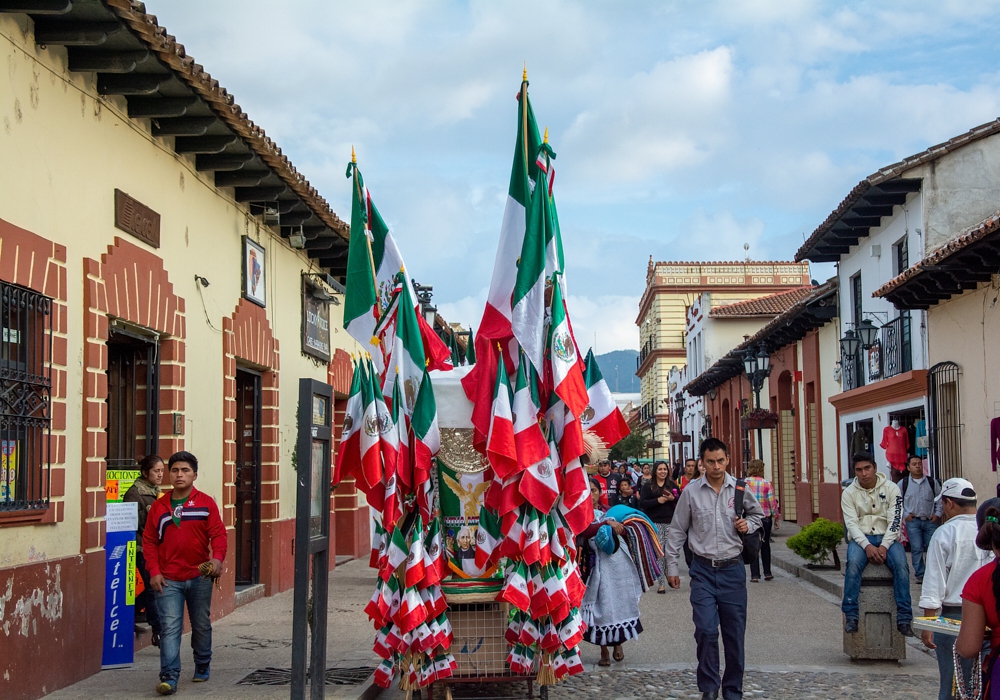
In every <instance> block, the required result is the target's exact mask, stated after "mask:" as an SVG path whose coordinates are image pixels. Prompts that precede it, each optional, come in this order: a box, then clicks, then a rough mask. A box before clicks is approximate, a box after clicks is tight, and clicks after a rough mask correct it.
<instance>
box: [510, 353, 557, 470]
mask: <svg viewBox="0 0 1000 700" xmlns="http://www.w3.org/2000/svg"><path fill="white" fill-rule="evenodd" d="M501 364H502V363H501ZM540 403H541V401H540V399H539V397H538V376H537V375H536V374H535V371H534V368H533V367H532V366H531V364H530V363H528V362H526V361H524V359H523V355H522V359H521V362H520V363H519V365H518V368H517V383H516V385H515V387H514V404H513V406H512V410H513V413H514V443H515V445H516V446H517V461H518V464H521V465H525V464H535V463H536V462H539V461H541V460H543V459H545V457H547V456H548V454H549V445H548V442H546V440H545V434H544V433H543V432H542V426H541V425H540V424H539V422H538V417H539V413H540V412H541V407H540Z"/></svg>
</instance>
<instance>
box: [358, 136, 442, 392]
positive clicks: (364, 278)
mask: <svg viewBox="0 0 1000 700" xmlns="http://www.w3.org/2000/svg"><path fill="white" fill-rule="evenodd" d="M347 177H349V178H352V196H351V240H350V244H349V246H348V252H347V285H346V289H347V291H346V294H345V295H344V328H346V329H347V332H348V334H350V336H351V337H352V338H354V339H355V340H357V341H358V343H359V344H360V345H361V347H362V348H363V349H364V350H365V351H366V352H368V353H369V354H370V355H371V356H372V362H373V363H374V364H375V367H376V368H377V369H378V371H379V372H380V373H381V372H382V371H383V370H384V369H385V365H386V354H387V352H388V350H387V349H386V348H385V347H383V345H382V342H381V336H380V334H379V333H377V332H376V326H377V325H378V323H379V320H380V319H381V317H382V315H383V313H385V311H386V310H387V309H388V308H389V303H390V300H391V297H392V292H393V290H394V289H395V286H396V282H397V275H399V272H400V270H405V269H406V266H405V264H404V263H403V256H402V254H401V253H400V252H399V248H397V247H396V241H395V239H394V238H393V237H392V233H390V231H389V227H388V226H387V225H386V223H385V221H384V220H383V219H382V216H381V214H379V211H378V209H377V208H376V207H375V203H374V202H373V201H372V197H371V193H370V192H369V191H368V188H367V187H365V183H364V178H363V177H362V176H361V170H360V169H359V168H358V164H357V160H356V159H355V158H354V154H353V149H352V153H351V163H350V164H349V165H348V166H347ZM403 284H404V285H405V286H406V288H407V289H408V291H409V293H410V294H409V297H410V299H411V300H412V299H414V297H415V295H414V293H413V288H412V286H411V283H410V280H409V279H408V278H406V276H405V275H403ZM423 325H424V326H426V325H427V324H426V323H424V324H423ZM421 331H423V329H421ZM428 331H429V332H427V333H421V335H422V336H423V337H424V342H425V343H426V344H427V347H428V353H427V354H428V355H430V356H431V357H432V358H433V360H434V362H433V363H432V364H433V365H434V366H433V367H432V369H450V367H451V364H450V362H445V361H444V359H443V358H448V357H450V353H449V352H448V348H446V347H445V346H444V343H443V342H442V341H441V339H440V338H438V337H437V335H436V334H435V333H434V332H433V331H430V329H429V328H428ZM442 353H443V355H442ZM387 395H388V394H387Z"/></svg>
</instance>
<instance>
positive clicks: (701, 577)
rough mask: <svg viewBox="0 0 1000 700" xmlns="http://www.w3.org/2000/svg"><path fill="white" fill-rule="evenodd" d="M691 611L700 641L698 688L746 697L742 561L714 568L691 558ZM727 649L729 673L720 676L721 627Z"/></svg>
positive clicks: (732, 699)
mask: <svg viewBox="0 0 1000 700" xmlns="http://www.w3.org/2000/svg"><path fill="white" fill-rule="evenodd" d="M690 573H691V613H692V617H693V618H694V638H695V641H696V642H697V645H698V690H700V691H701V692H703V693H712V692H717V691H718V690H719V687H720V686H721V687H722V697H723V700H739V699H740V698H742V697H743V665H744V653H743V638H744V636H745V634H746V629H747V573H746V568H745V567H744V566H743V563H742V562H740V563H739V564H737V565H735V566H727V567H725V568H721V569H714V568H712V567H711V566H708V565H707V564H705V563H703V562H701V561H699V560H698V559H695V560H693V561H692V562H691V569H690ZM720 626H721V627H722V646H723V648H724V650H725V653H726V673H725V675H724V676H723V677H722V678H721V679H720V678H719V627H720Z"/></svg>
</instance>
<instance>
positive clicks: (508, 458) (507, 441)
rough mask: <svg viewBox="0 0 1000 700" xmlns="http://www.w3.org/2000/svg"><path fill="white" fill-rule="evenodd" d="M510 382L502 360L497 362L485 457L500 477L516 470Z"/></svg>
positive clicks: (503, 477) (505, 476)
mask: <svg viewBox="0 0 1000 700" xmlns="http://www.w3.org/2000/svg"><path fill="white" fill-rule="evenodd" d="M510 393H511V392H510V382H509V381H508V380H507V369H506V367H505V366H504V363H503V362H498V363H497V377H496V382H495V384H494V388H493V414H492V416H491V417H490V432H489V435H488V436H487V439H486V457H487V458H488V459H489V461H490V465H491V466H492V467H493V471H494V473H495V474H496V475H497V476H498V477H499V478H500V479H506V478H507V477H508V476H510V475H511V474H514V473H515V472H516V471H517V447H516V445H515V442H514V415H513V411H512V409H511V396H510Z"/></svg>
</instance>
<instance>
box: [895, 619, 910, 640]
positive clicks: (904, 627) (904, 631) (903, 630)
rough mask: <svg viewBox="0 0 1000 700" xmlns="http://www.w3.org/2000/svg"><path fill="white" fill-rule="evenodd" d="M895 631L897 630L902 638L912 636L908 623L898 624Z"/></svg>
mask: <svg viewBox="0 0 1000 700" xmlns="http://www.w3.org/2000/svg"><path fill="white" fill-rule="evenodd" d="M896 629H898V630H899V633H900V634H901V635H903V636H904V637H912V636H913V628H912V627H911V626H910V623H909V622H900V623H899V624H898V625H896Z"/></svg>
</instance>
